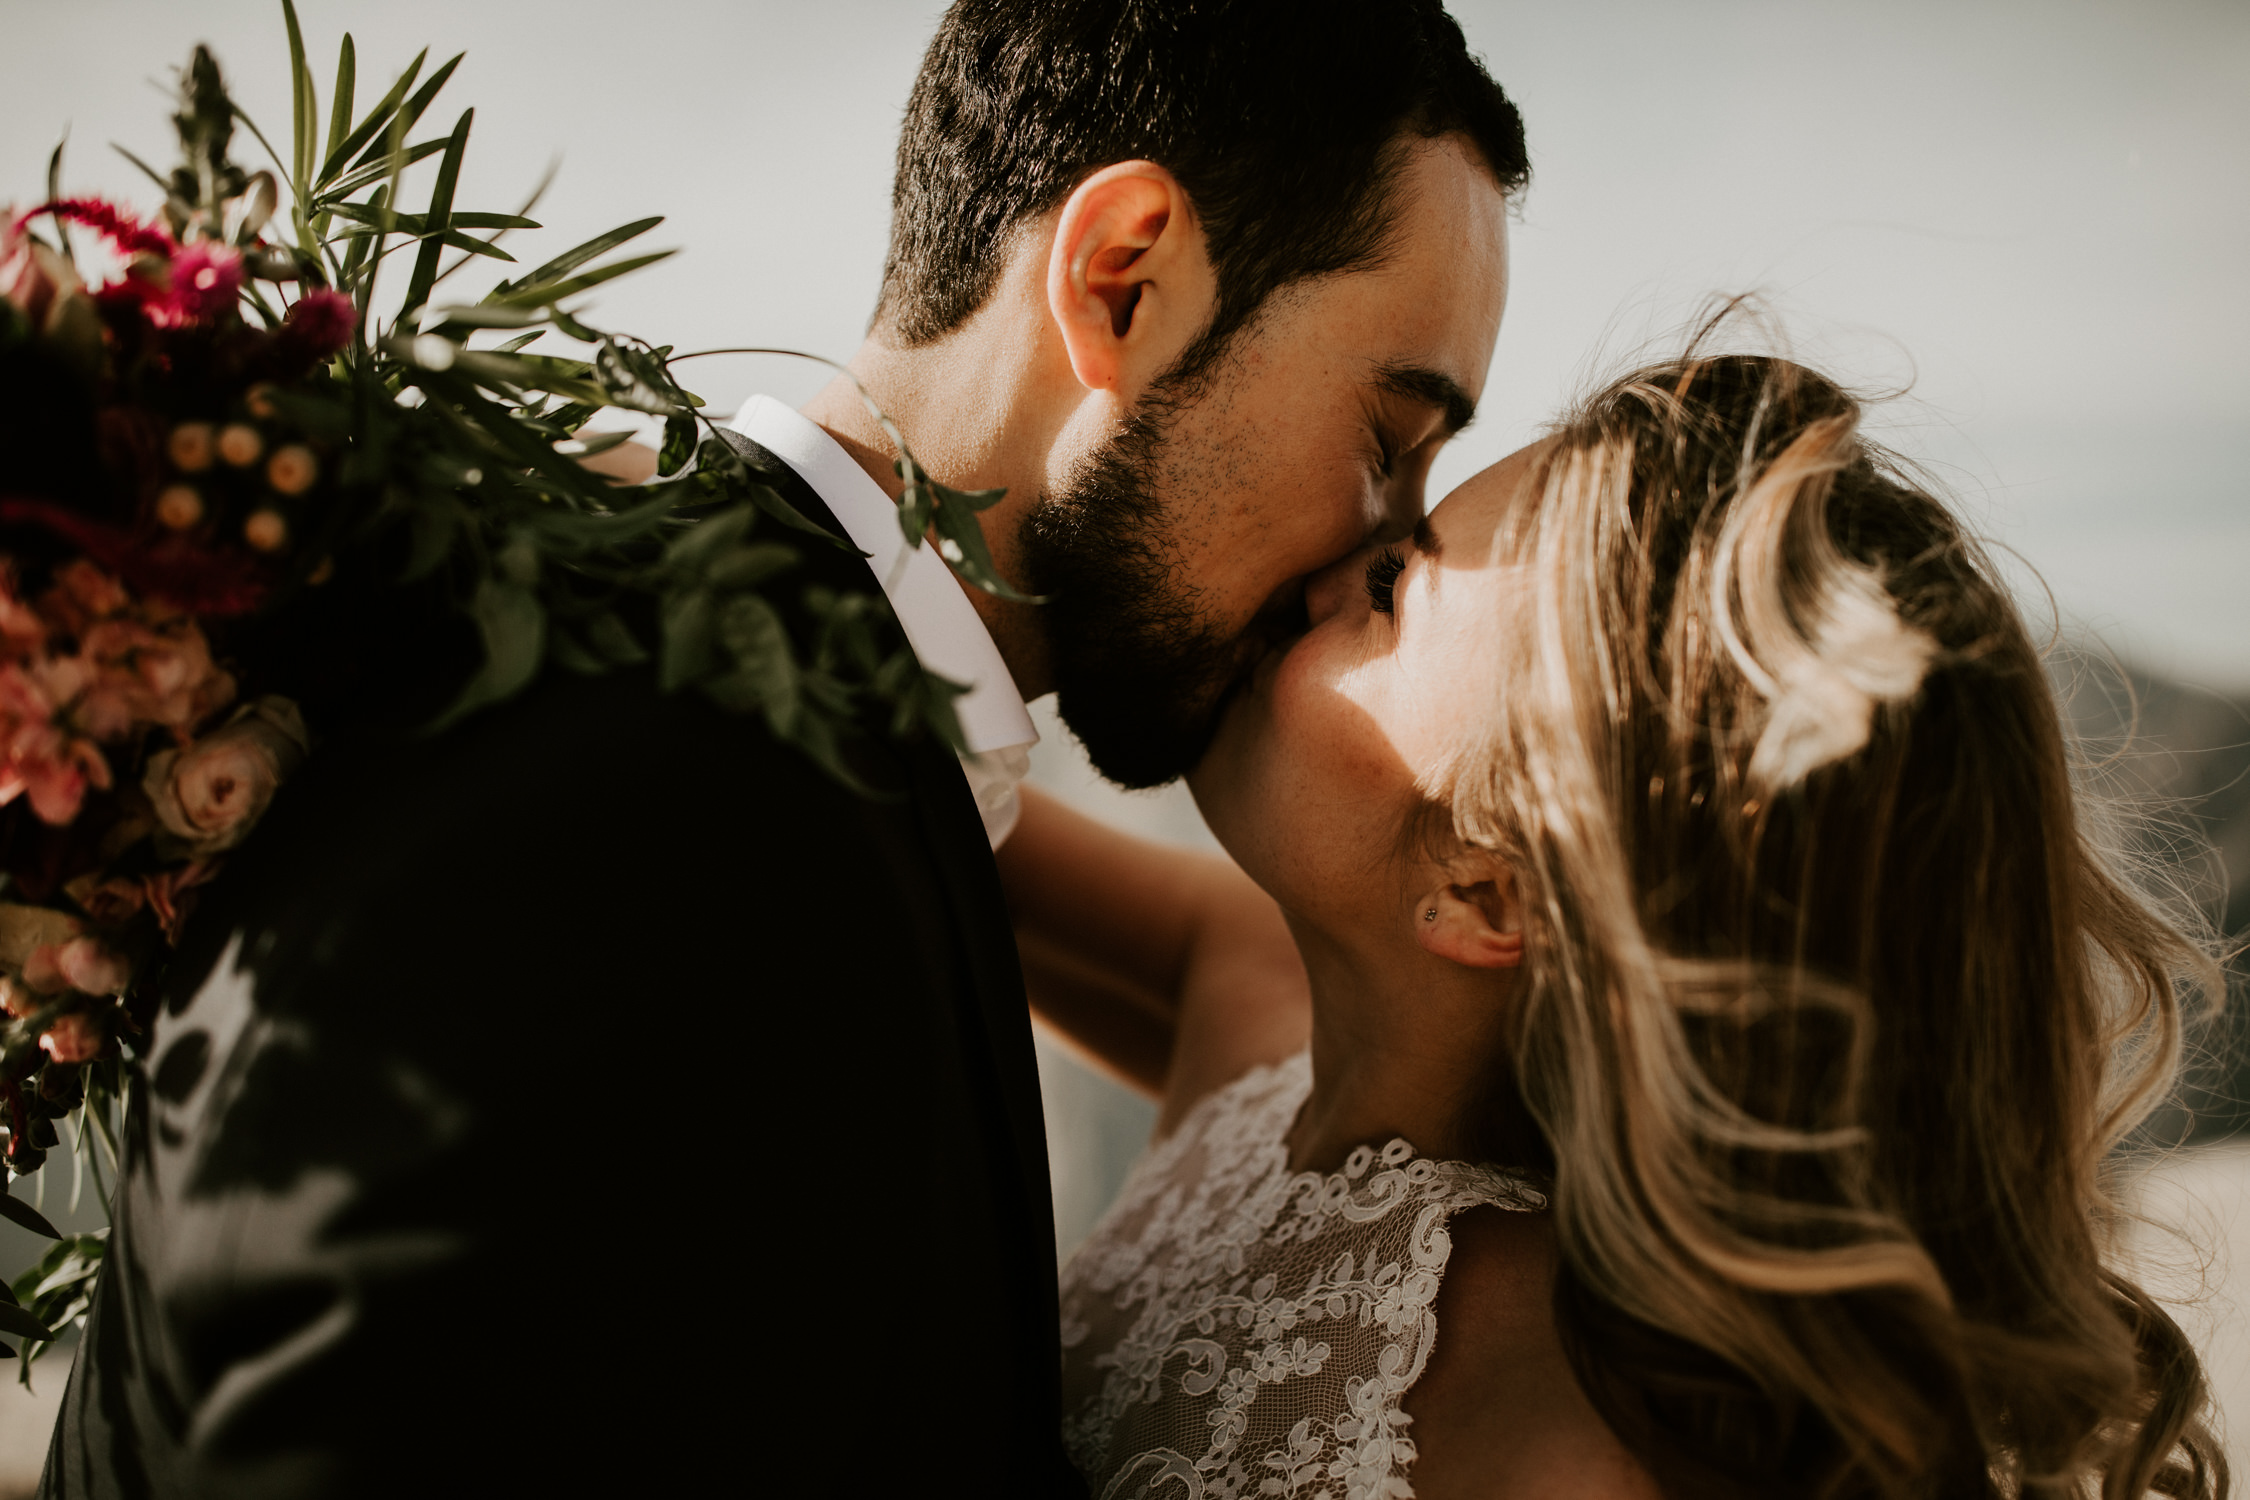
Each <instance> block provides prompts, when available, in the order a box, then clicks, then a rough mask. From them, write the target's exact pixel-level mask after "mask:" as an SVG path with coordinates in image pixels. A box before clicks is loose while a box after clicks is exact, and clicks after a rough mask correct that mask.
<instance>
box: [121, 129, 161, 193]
mask: <svg viewBox="0 0 2250 1500" xmlns="http://www.w3.org/2000/svg"><path fill="white" fill-rule="evenodd" d="M109 149H110V150H112V151H114V152H116V153H117V154H118V155H119V156H122V157H124V158H125V159H126V160H127V161H129V162H131V163H132V164H133V165H134V166H136V167H139V168H140V169H141V171H142V172H143V173H144V174H146V175H147V177H148V180H149V181H151V182H153V183H155V184H156V186H157V190H158V191H159V192H164V193H169V192H171V191H172V184H171V183H169V182H166V181H165V180H164V174H163V173H162V172H159V171H157V170H156V168H154V167H152V166H150V165H149V164H148V163H147V162H145V161H142V160H141V159H140V158H139V157H137V156H135V155H134V154H133V153H132V152H130V151H128V150H126V149H125V148H124V147H123V146H120V145H118V144H117V142H115V141H111V142H110V143H109Z"/></svg>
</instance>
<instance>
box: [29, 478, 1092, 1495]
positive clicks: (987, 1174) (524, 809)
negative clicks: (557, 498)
mask: <svg viewBox="0 0 2250 1500" xmlns="http://www.w3.org/2000/svg"><path fill="white" fill-rule="evenodd" d="M791 477H792V478H793V476H791ZM792 498H794V499H795V500H796V502H797V503H798V504H799V505H800V506H801V507H803V508H806V509H808V510H814V511H815V512H816V513H819V512H818V505H817V501H816V500H814V499H813V498H812V496H811V494H810V491H809V490H805V489H803V488H802V486H798V487H796V492H795V493H794V494H793V497H792ZM837 569H841V570H842V571H841V572H838V571H836V570H837ZM852 569H858V570H859V571H858V573H857V574H856V575H854V574H853V573H852V572H851V570H852ZM813 571H814V573H815V574H821V573H826V574H827V575H829V576H831V577H833V578H834V579H836V580H837V581H842V582H846V583H850V584H855V585H863V583H864V580H865V579H866V577H867V575H866V572H865V569H864V565H863V564H861V563H860V562H859V560H858V559H857V558H856V557H852V556H850V555H848V554H843V553H835V554H833V555H831V556H828V557H826V558H816V559H814V560H813ZM866 752H867V753H866V755H865V757H864V758H863V766H864V767H865V768H866V770H867V772H868V773H869V774H870V775H872V776H875V777H877V778H879V779H881V780H882V781H883V782H884V784H885V785H887V786H888V787H890V788H891V789H892V790H893V791H894V792H895V793H896V796H895V797H894V799H893V800H887V801H870V800H867V799H865V798H862V797H860V796H856V795H854V794H853V793H851V792H848V791H846V790H844V789H843V788H841V787H839V786H838V785H837V784H835V783H834V782H833V781H831V780H829V779H828V778H827V777H826V776H824V775H823V774H822V773H821V772H820V771H818V770H817V769H815V768H814V767H813V766H812V764H811V763H810V762H809V761H807V760H806V759H805V758H804V757H803V756H802V755H801V754H799V753H798V752H797V751H795V750H793V749H790V748H788V747H786V746H783V745H780V744H778V743H777V742H775V741H774V740H773V739H772V738H771V737H770V736H769V735H768V734H767V733H766V732H765V730H764V729H763V728H762V727H761V726H760V725H759V724H758V723H756V722H755V721H753V720H750V719H744V718H737V717H732V716H729V715H727V714H725V713H722V712H720V711H719V710H718V709H716V708H714V707H713V706H711V705H710V704H709V703H707V702H706V701H704V700H703V699H701V698H700V697H697V696H694V695H692V694H676V695H664V694H661V693H659V692H658V691H657V690H656V689H655V686H654V684H653V681H652V680H651V679H650V677H649V676H648V675H647V674H646V673H645V672H643V673H626V674H618V675H613V676H609V677H604V678H592V679H588V678H577V677H572V676H569V675H567V674H557V673H550V674H549V676H548V677H547V678H546V679H545V680H543V681H542V682H541V683H540V684H538V685H537V686H536V687H535V688H533V689H532V690H531V691H530V692H528V693H527V694H526V695H524V696H523V697H522V698H521V699H519V700H517V701H514V702H512V703H509V704H507V705H505V706H503V707H501V708H498V709H495V710H492V711H489V712H486V713H484V714H482V715H480V716H479V717H477V718H475V719H472V720H470V721H469V722H467V723H465V724H463V725H461V726H460V727H458V728H457V729H455V730H454V731H452V732H449V733H447V734H445V735H443V736H440V737H438V738H435V739H407V738H401V737H399V736H396V735H380V734H372V733H371V734H367V735H362V736H359V737H358V738H357V739H351V740H346V741H345V742H342V743H336V744H333V745H330V746H328V747H326V748H324V749H323V750H321V751H320V752H319V753H317V754H316V755H315V756H314V757H313V759H312V760H311V762H310V763H309V764H308V765H307V766H306V767H305V768H304V770H303V771H302V772H301V773H300V774H299V776H298V777H297V778H296V779H295V780H294V781H292V782H291V783H290V784H289V785H288V786H286V787H285V788H284V789H283V791H282V794H281V795H280V797H279V798H278V799H277V800H276V802H275V805H274V807H273V809H272V810H271V812H270V813H269V814H268V817H267V820H266V822H265V823H264V825H263V826H261V827H260V829H259V830H258V832H257V834H256V836H255V837H254V838H252V839H251V840H250V841H249V843H248V844H246V845H245V846H244V847H243V848H242V849H241V850H240V851H238V852H237V853H236V854H235V856H234V857H233V859H232V862H231V864H230V866H229V868H228V869H227V871H226V872H225V874H224V875H223V876H222V877H221V879H220V881H219V882H218V883H217V884H215V885H214V886H213V887H212V888H211V889H210V890H209V892H208V896H207V899H206V902H205V904H204V905H203V907H202V908H201V909H200V910H199V911H198V912H197V913H196V915H195V917H194V919H193V921H192V923H191V925H190V928H189V932H188V935H187V939H186V944H185V946H184V948H183V950H182V952H181V954H180V960H179V963H178V964H177V966H176V969H175V981H174V983H173V984H172V985H171V987H170V993H169V994H168V996H167V999H166V1005H165V1010H164V1013H163V1014H162V1016H161V1017H160V1019H159V1021H158V1023H157V1025H156V1028H155V1031H154V1035H153V1043H152V1046H151V1050H150V1053H149V1062H148V1066H147V1068H146V1071H145V1075H144V1077H143V1079H142V1080H141V1082H140V1083H139V1084H138V1085H137V1086H136V1088H135V1094H134V1099H133V1108H132V1126H131V1131H130V1139H129V1146H128V1162H127V1167H126V1173H125V1178H124V1182H123V1186H122V1189H121V1191H120V1194H119V1202H118V1207H117V1219H116V1229H115V1232H114V1237H113V1240H112V1247H111V1251H110V1258H109V1263H108V1265H107V1267H106V1269H105V1271H104V1273H103V1278H102V1282H101V1286H100V1290H99V1295H98V1296H97V1298H96V1302H95V1307H94V1312H93V1317H92V1321H91V1323H90V1325H89V1328H88V1331H87V1334H86V1337H85V1340H84V1342H83V1344H82V1345H81V1348H80V1352H79V1355H78V1363H77V1366H76V1369H75V1370H74V1371H73V1373H72V1377H71V1382H70V1388H69V1391H68V1394H67V1397H66V1400H65V1403H64V1407H63V1412H62V1417H61V1421H60V1423H59V1425H58V1427H57V1430H56V1433H55V1438H54V1444H53V1447H52V1449H51V1451H50V1453H49V1457H48V1461H47V1471H46V1477H45V1480H44V1483H43V1486H42V1490H41V1493H42V1494H43V1495H48V1496H54V1497H77V1496H97V1497H104V1500H106V1497H112V1496H119V1497H127V1496H130V1497H138V1496H188V1495H228V1496H232V1495H243V1496H263V1495H273V1496H292V1497H295V1496H308V1497H309V1496H319V1497H330V1496H347V1495H354V1496H356V1495H369V1496H373V1495H387V1496H395V1495H426V1494H433V1493H435V1494H456V1493H459V1494H479V1495H486V1494H489V1495H503V1494H526V1495H529V1494H556V1495H579V1494H586V1495H601V1494H620V1495H623V1494H631V1495H642V1494H647V1495H672V1494H689V1493H694V1494H760V1495H764V1494H870V1495H875V1494H880V1495H893V1494H905V1493H932V1492H939V1491H942V1492H947V1493H964V1494H967V1493H976V1494H988V1495H1055V1494H1066V1493H1075V1492H1077V1491H1078V1484H1077V1481H1076V1480H1075V1478H1073V1477H1072V1476H1071V1474H1070V1471H1069V1469H1068V1466H1067V1464H1066V1463H1065V1462H1064V1460H1063V1459H1062V1457H1061V1455H1060V1448H1059V1443H1058V1438H1057V1430H1058V1426H1059V1414H1058V1406H1057V1394H1056V1388H1055V1381H1056V1366H1057V1341H1056V1333H1055V1272H1054V1237H1053V1224H1052V1214H1051V1209H1050V1200H1049V1196H1048V1180H1047V1165H1046V1155H1045V1147H1044V1141H1043V1134H1042V1128H1041V1116H1040V1102H1039V1087H1038V1080H1037V1075H1036V1073H1035V1071H1034V1067H1033V1061H1032V1049H1031V1039H1030V1033H1029V1027H1028V1021H1027V1018H1026V1012H1025V1006H1024V998H1023V988H1022V980H1021V976H1020V974H1019V972H1018V970H1017V964H1016V954H1015V947H1014V942H1013V938H1012V936H1011V934H1010V930H1009V925H1008V921H1007V917H1006V913H1005V911H1004V910H1003V907H1002V902H1001V895H1000V890H999V886H998V882H997V879H996V876H995V873H994V869H993V864H992V860H991V857H990V854H989V852H988V851H987V849H986V844H985V838H984V834H983V829H982V826H981V823H980V821H979V819H978V816H977V812H976V808H975V806H974V804H973V802H972V800H971V798H970V796H969V793H968V791H967V789H966V787H965V785H964V783H963V780H962V777H961V774H960V770H959V768H958V766H957V765H956V764H955V763H954V760H953V757H952V754H951V752H950V751H948V750H947V749H945V748H944V747H943V746H940V745H938V744H935V743H933V742H929V741H927V740H925V741H923V742H921V743H917V744H912V745H904V746H901V745H897V744H886V743H871V744H870V745H869V746H868V747H866Z"/></svg>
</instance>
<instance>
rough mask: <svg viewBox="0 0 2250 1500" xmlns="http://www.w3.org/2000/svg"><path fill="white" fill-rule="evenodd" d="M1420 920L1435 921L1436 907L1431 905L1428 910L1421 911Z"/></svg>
mask: <svg viewBox="0 0 2250 1500" xmlns="http://www.w3.org/2000/svg"><path fill="white" fill-rule="evenodd" d="M1422 920H1423V921H1425V922H1435V921H1436V920H1437V908H1436V907H1434V906H1433V907H1431V908H1430V909H1429V910H1428V911H1426V912H1424V913H1422Z"/></svg>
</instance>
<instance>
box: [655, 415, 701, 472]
mask: <svg viewBox="0 0 2250 1500" xmlns="http://www.w3.org/2000/svg"><path fill="white" fill-rule="evenodd" d="M695 426H696V424H695V418H694V417H692V416H690V415H688V414H687V413H685V412H681V413H678V414H676V415H674V416H669V417H666V418H665V419H664V446H663V447H662V448H660V449H659V450H657V454H656V472H657V473H659V474H664V475H672V474H677V473H679V472H680V470H682V469H684V468H686V467H687V463H688V460H689V459H691V458H693V457H695Z"/></svg>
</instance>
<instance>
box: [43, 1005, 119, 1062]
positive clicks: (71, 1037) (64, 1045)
mask: <svg viewBox="0 0 2250 1500" xmlns="http://www.w3.org/2000/svg"><path fill="white" fill-rule="evenodd" d="M39 1046H40V1049H41V1050H42V1051H44V1052H45V1053H46V1054H47V1055H48V1056H49V1057H51V1058H53V1059H54V1060H55V1061H56V1062H58V1063H62V1064H65V1065H68V1064H71V1063H84V1062H92V1061H93V1060H94V1059H95V1058H97V1057H99V1056H101V1055H102V1052H103V1051H104V1050H105V1049H106V1048H107V1047H108V1046H109V1032H108V1030H107V1029H106V1028H105V1027H104V1026H103V1025H102V1023H101V1020H100V1018H99V1017H96V1016H92V1015H88V1014H87V1013H86V1012H84V1011H73V1012H71V1013H70V1014H69V1015H67V1016H58V1017H56V1019H55V1024H54V1025H52V1026H50V1027H48V1028H47V1029H46V1031H45V1032H43V1033H41V1035H40V1037H39Z"/></svg>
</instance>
